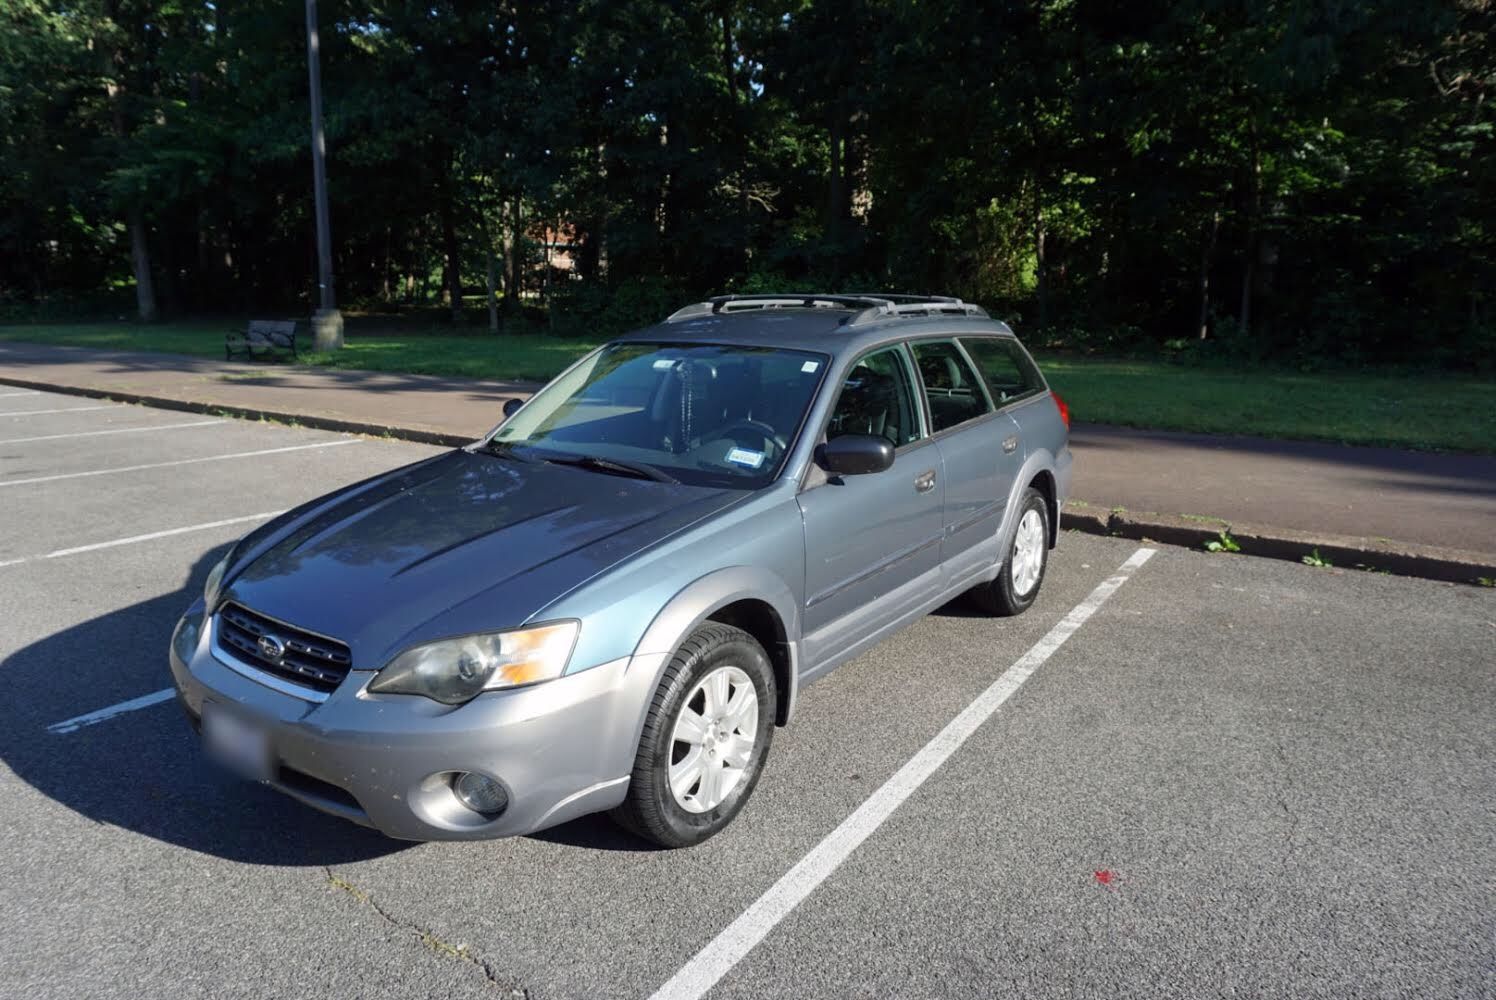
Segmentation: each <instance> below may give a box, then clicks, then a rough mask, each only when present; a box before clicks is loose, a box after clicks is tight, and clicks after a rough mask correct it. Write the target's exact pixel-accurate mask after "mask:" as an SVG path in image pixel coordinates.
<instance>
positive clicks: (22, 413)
mask: <svg viewBox="0 0 1496 1000" xmlns="http://www.w3.org/2000/svg"><path fill="white" fill-rule="evenodd" d="M112 409H114V404H110V405H109V406H68V407H65V408H63V409H61V410H10V411H8V412H6V413H0V417H40V416H43V415H45V414H48V413H87V412H88V411H89V410H112Z"/></svg>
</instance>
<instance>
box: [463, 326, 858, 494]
mask: <svg viewBox="0 0 1496 1000" xmlns="http://www.w3.org/2000/svg"><path fill="white" fill-rule="evenodd" d="M828 361H829V358H827V356H826V355H823V354H815V353H811V352H809V351H790V350H781V349H778V348H771V347H739V346H732V345H722V344H650V343H619V344H608V345H606V346H604V347H601V348H599V349H598V350H597V351H596V352H594V353H593V354H591V355H590V356H589V357H587V358H586V359H584V360H583V361H582V362H581V363H580V364H578V365H577V366H576V367H575V368H573V369H571V370H570V371H568V372H567V373H566V374H564V375H562V376H561V377H560V378H558V379H557V380H556V381H554V382H552V383H551V384H550V385H548V386H546V387H545V388H544V389H542V390H541V391H540V392H539V393H538V394H536V396H535V398H533V399H532V400H530V402H529V403H528V404H527V405H526V406H525V408H524V409H523V410H521V411H520V412H519V413H516V414H515V415H514V416H513V417H512V418H511V419H510V420H508V421H507V422H506V423H505V424H504V425H503V426H502V427H500V428H499V429H498V431H497V432H496V433H495V434H494V436H493V439H492V440H493V441H494V442H496V443H498V444H499V445H501V446H506V447H507V448H508V449H510V450H511V451H512V452H513V454H514V455H516V456H517V457H519V458H530V459H536V460H540V461H558V462H569V463H571V464H582V463H583V462H586V463H587V467H588V468H592V469H600V470H605V471H606V470H609V466H608V465H607V464H605V463H618V466H617V467H625V466H627V465H633V466H635V467H642V468H644V469H645V470H647V471H653V472H656V473H662V474H663V475H665V476H668V477H670V478H672V479H677V480H679V481H681V482H683V483H689V484H693V485H705V486H729V487H744V488H756V487H758V486H763V485H766V484H767V483H768V482H770V481H771V480H772V479H773V478H774V476H776V475H777V474H778V471H779V467H780V465H781V464H782V463H783V461H784V458H785V456H786V455H787V454H788V452H789V450H790V448H791V447H792V446H793V444H794V440H795V436H796V434H797V433H798V432H799V429H800V424H801V422H802V421H803V420H804V417H805V412H806V410H808V409H809V407H810V402H811V400H812V399H814V398H815V394H816V391H817V389H818V388H819V386H820V384H821V379H822V378H823V377H824V375H825V369H826V366H827V363H828ZM597 460H602V461H597Z"/></svg>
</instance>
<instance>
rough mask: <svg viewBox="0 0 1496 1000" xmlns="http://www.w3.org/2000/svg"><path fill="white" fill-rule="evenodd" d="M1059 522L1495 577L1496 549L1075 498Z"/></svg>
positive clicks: (1173, 540) (1149, 537) (1375, 567)
mask: <svg viewBox="0 0 1496 1000" xmlns="http://www.w3.org/2000/svg"><path fill="white" fill-rule="evenodd" d="M1060 527H1062V528H1065V529H1068V530H1073V531H1083V532H1085V533H1087V534H1091V535H1109V536H1112V537H1115V538H1131V539H1134V540H1137V541H1152V542H1162V543H1164V544H1168V545H1182V546H1185V547H1186V548H1191V549H1201V550H1203V549H1204V548H1205V545H1206V543H1207V542H1219V541H1221V540H1222V536H1223V535H1224V536H1225V537H1227V538H1229V539H1230V540H1231V541H1232V542H1234V543H1235V544H1236V545H1237V546H1238V549H1239V551H1240V552H1241V553H1243V554H1245V555H1252V556H1262V557H1265V558H1268V559H1286V560H1288V561H1290V562H1302V561H1303V560H1304V557H1305V556H1310V557H1311V558H1312V557H1313V556H1315V554H1317V555H1318V558H1319V559H1322V560H1324V561H1325V562H1326V563H1328V564H1329V565H1330V566H1333V567H1335V568H1337V569H1361V570H1369V571H1374V572H1389V573H1395V574H1397V575H1399V576H1417V577H1423V578H1424V579H1427V580H1444V581H1447V582H1450V583H1468V584H1479V583H1480V581H1481V579H1482V578H1484V579H1487V580H1496V555H1490V554H1488V553H1482V552H1466V551H1464V550H1462V549H1449V548H1441V547H1439V546H1435V545H1414V544H1412V543H1409V542H1394V541H1392V540H1390V539H1386V538H1363V537H1360V536H1357V535H1334V534H1329V533H1322V532H1314V531H1298V530H1295V529H1293V528H1274V527H1270V526H1268V525H1262V524H1253V523H1251V522H1248V521H1236V522H1232V521H1226V520H1223V519H1221V518H1211V517H1190V516H1186V515H1181V514H1158V513H1153V512H1149V511H1131V510H1121V509H1116V510H1108V509H1107V508H1105V507H1101V506H1097V505H1094V504H1088V503H1084V502H1081V501H1076V500H1071V501H1068V502H1067V503H1066V504H1065V509H1064V511H1063V512H1062V514H1061V516H1060Z"/></svg>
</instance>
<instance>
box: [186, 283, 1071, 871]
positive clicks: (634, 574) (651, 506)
mask: <svg viewBox="0 0 1496 1000" xmlns="http://www.w3.org/2000/svg"><path fill="white" fill-rule="evenodd" d="M1070 462H1071V459H1070V449H1069V414H1068V412H1067V410H1066V407H1065V404H1064V403H1063V402H1062V401H1061V400H1060V399H1059V397H1057V396H1056V395H1055V394H1054V393H1052V392H1051V391H1050V390H1049V388H1048V386H1047V385H1046V384H1045V382H1044V378H1043V377H1042V376H1041V375H1040V373H1039V370H1038V368H1037V367H1036V366H1035V365H1034V362H1033V360H1032V359H1031V358H1030V357H1029V355H1028V353H1027V352H1026V351H1025V350H1024V349H1023V347H1022V346H1021V345H1020V344H1019V343H1018V341H1017V340H1016V339H1015V338H1014V336H1013V333H1012V331H1010V330H1009V329H1008V328H1007V327H1006V326H1005V325H1004V324H1002V323H999V322H996V321H994V320H992V319H989V318H988V317H987V314H986V313H985V312H983V311H982V310H981V309H980V308H978V307H976V306H972V305H970V304H967V303H963V302H961V301H960V300H957V299H947V298H912V297H903V296H885V295H877V296H842V295H800V294H796V295H778V296H728V297H723V298H717V299H713V300H711V301H709V302H703V303H699V304H696V305H693V306H688V307H687V308H685V309H682V310H680V311H679V312H677V313H676V314H675V315H673V316H671V317H670V318H669V319H668V320H666V321H665V322H664V323H661V324H659V325H657V326H653V327H650V328H648V329H645V330H640V331H637V332H635V333H632V334H629V335H627V336H625V337H622V338H620V339H618V340H616V341H613V342H611V343H609V344H606V345H604V346H603V347H600V348H598V349H597V350H595V351H593V352H592V353H591V354H588V355H587V356H586V357H584V358H582V359H581V360H580V361H578V362H577V363H576V364H574V365H573V366H572V367H570V368H569V369H567V370H566V371H565V372H564V373H562V374H561V375H560V376H558V377H557V378H556V379H555V380H554V381H553V382H551V383H550V384H549V385H547V386H546V387H545V388H544V389H542V390H541V391H540V392H538V393H537V394H536V395H535V396H534V397H532V398H531V399H530V400H529V401H528V402H527V403H525V404H524V405H523V406H518V405H517V404H516V403H513V402H512V403H511V404H510V405H509V406H507V407H506V408H505V419H504V422H503V423H502V424H500V425H499V426H498V427H497V428H496V429H495V430H494V431H492V432H491V433H490V434H488V435H487V436H486V437H484V438H483V439H482V440H480V441H477V442H475V443H473V444H471V445H469V446H467V447H464V448H459V449H456V450H453V451H450V452H447V453H445V454H441V455H438V456H436V457H433V458H430V459H427V460H425V461H422V462H417V463H415V464H414V465H409V466H406V467H404V468H401V469H396V470H394V471H393V472H389V473H386V474H384V475H380V476H376V477H374V478H373V479H369V480H366V481H364V482H361V483H356V484H354V485H352V486H349V487H347V488H345V489H342V490H339V491H337V492H335V493H332V494H330V495H328V496H325V497H322V498H320V499H317V500H313V501H312V502H310V503H307V504H305V505H303V506H301V507H299V508H297V509H295V510H293V511H290V512H288V513H286V514H284V515H281V516H280V517H278V518H276V519H275V520H273V521H271V522H269V523H267V524H265V525H264V526H262V527H260V528H259V529H257V530H256V531H254V532H252V533H250V534H249V535H246V536H245V537H244V538H242V539H241V540H240V541H239V542H237V543H236V544H235V545H234V546H233V547H232V549H231V550H230V551H229V553H228V555H226V556H225V557H224V559H223V560H222V561H221V562H220V563H219V564H218V565H217V566H215V567H214V568H213V570H212V572H211V573H210V575H209V577H208V581H207V585H206V587H205V588H204V593H203V596H202V599H201V600H200V601H196V602H194V603H193V605H192V606H191V607H190V608H188V610H187V613H186V614H185V615H184V616H183V617H182V619H181V621H180V622H179V623H178V625H177V627H176V630H175V632H174V633H173V635H172V638H171V644H170V661H171V672H172V675H173V678H174V681H175V685H176V691H177V696H178V698H179V699H180V700H181V703H182V705H183V706H184V707H185V709H186V711H187V714H188V716H189V718H190V719H191V720H192V722H193V724H194V726H195V727H197V728H198V729H199V730H200V731H201V733H202V735H203V739H204V742H205V744H206V745H207V748H208V749H209V751H210V752H211V753H212V754H213V755H215V756H217V757H218V758H220V759H222V760H224V761H225V762H227V763H229V764H231V765H232V766H233V767H235V768H236V769H237V770H239V771H240V772H241V773H243V774H244V775H246V776H249V777H252V778H255V779H257V780H260V781H264V782H266V783H268V784H270V785H271V786H273V787H275V788H277V789H279V790H280V791H282V792H285V793H286V794H288V795H291V796H294V797H295V798H297V799H299V800H301V801H302V802H304V803H306V804H308V805H311V806H313V807H315V808H318V809H322V810H324V811H326V812H329V813H333V814H335V815H338V816H343V817H346V818H347V819H350V820H353V821H354V822H357V823H362V824H365V825H367V826H372V827H374V828H376V829H378V830H381V831H383V832H384V833H386V834H388V835H389V836H392V837H399V838H406V839H411V840H437V839H478V838H486V837H500V836H508V835H514V834H522V833H527V832H530V831H534V830H538V829H541V828H544V827H548V826H552V825H554V824H557V823H561V822H563V821H565V820H569V819H572V818H574V817H577V816H581V815H584V814H587V813H593V812H599V811H604V810H611V811H612V814H613V815H614V816H615V817H616V818H617V819H618V820H619V821H620V822H621V823H623V824H624V825H625V826H626V827H628V828H629V829H631V830H633V831H634V832H636V833H637V834H639V835H641V836H643V837H646V838H648V839H650V840H653V841H655V842H657V843H659V844H663V845H667V846H675V847H679V846H686V845H690V844H696V843H699V842H701V841H703V840H705V839H706V838H708V837H710V836H712V835H713V834H714V833H716V832H717V831H718V830H721V829H722V828H723V827H724V826H725V825H727V823H729V822H730V821H731V820H732V818H733V817H734V816H735V815H736V814H737V813H738V811H739V810H741V809H742V808H743V806H744V804H745V803H746V802H747V800H748V797H749V796H750V795H751V794H752V792H753V788H754V786H755V784H757V782H758V780H759V777H760V775H761V774H762V773H763V769H764V763H765V760H766V759H767V756H768V752H769V743H770V740H771V738H772V736H773V733H774V729H775V727H777V726H782V725H785V724H787V723H788V722H789V721H790V719H791V718H792V717H793V716H794V713H795V701H796V698H797V696H798V694H799V692H800V690H801V689H802V688H803V687H804V686H805V685H806V684H808V683H810V682H811V681H813V680H815V679H816V678H817V677H820V676H822V675H823V674H825V673H827V672H828V671H830V670H832V669H833V668H835V667H836V666H837V665H838V664H840V663H843V662H845V661H846V660H848V659H851V658H852V657H854V656H856V655H858V654H859V653H862V652H864V651H865V650H867V649H869V648H871V647H872V646H874V645H875V644H876V643H878V642H879V641H880V640H882V639H883V638H885V637H887V636H888V635H890V634H891V633H893V632H894V631H896V630H897V629H899V628H902V627H903V626H905V625H908V624H909V623H910V622H912V621H914V620H915V619H917V618H918V617H919V616H921V615H924V614H926V613H927V612H929V611H931V610H932V609H934V608H936V607H938V606H939V605H941V604H943V603H945V602H947V601H949V600H951V599H952V598H953V597H956V596H957V595H960V594H962V593H966V592H969V593H970V595H971V597H972V598H973V599H974V600H975V601H976V602H977V603H978V604H979V605H980V606H981V607H983V608H985V609H986V610H988V611H990V612H991V613H993V614H1000V615H1012V614H1018V613H1020V612H1022V611H1024V610H1025V609H1026V608H1028V607H1029V606H1030V605H1031V604H1032V603H1033V601H1034V599H1035V597H1036V595H1037V594H1038V592H1039V588H1040V585H1041V584H1042V582H1043V579H1044V569H1045V565H1046V560H1047V557H1048V553H1049V550H1050V549H1051V548H1052V547H1053V546H1054V544H1055V541H1056V537H1057V535H1056V526H1057V521H1058V517H1059V511H1060V508H1061V505H1062V503H1063V502H1064V498H1065V495H1066V492H1067V491H1068V489H1069V485H1070Z"/></svg>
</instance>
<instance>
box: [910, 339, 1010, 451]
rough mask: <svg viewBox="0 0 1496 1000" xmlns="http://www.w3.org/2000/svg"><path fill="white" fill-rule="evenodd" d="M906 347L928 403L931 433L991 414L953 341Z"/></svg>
mask: <svg viewBox="0 0 1496 1000" xmlns="http://www.w3.org/2000/svg"><path fill="white" fill-rule="evenodd" d="M910 346H911V347H912V348H913V349H914V362H915V364H917V365H918V366H919V375H920V378H921V379H923V380H924V383H925V397H926V398H927V399H929V401H930V426H931V428H932V429H933V430H935V431H937V432H938V431H943V430H945V429H946V428H947V427H955V426H956V425H957V424H964V423H965V422H966V421H968V420H972V419H974V418H976V417H980V416H981V415H982V414H984V413H988V412H990V411H991V409H992V407H991V406H990V405H988V403H987V396H986V394H985V393H984V392H982V387H981V386H980V385H979V384H978V383H977V376H976V373H975V372H973V371H972V370H971V365H970V364H968V363H967V361H966V358H965V357H963V356H962V354H961V351H960V350H959V349H958V348H957V347H956V345H955V343H954V342H953V341H949V340H919V341H915V342H914V343H913V344H911V345H910Z"/></svg>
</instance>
